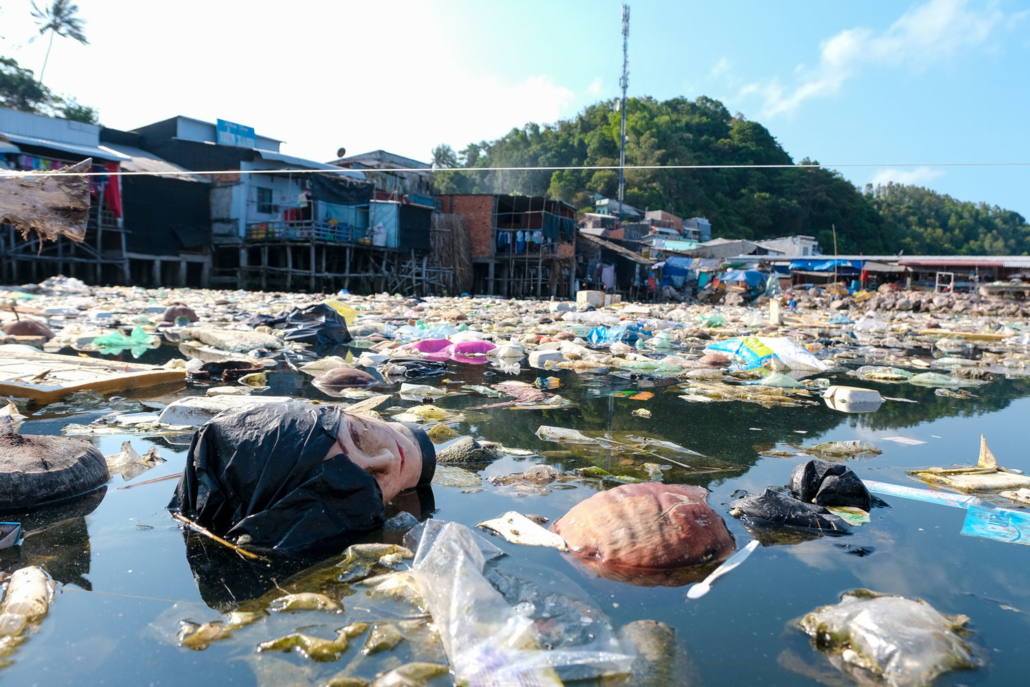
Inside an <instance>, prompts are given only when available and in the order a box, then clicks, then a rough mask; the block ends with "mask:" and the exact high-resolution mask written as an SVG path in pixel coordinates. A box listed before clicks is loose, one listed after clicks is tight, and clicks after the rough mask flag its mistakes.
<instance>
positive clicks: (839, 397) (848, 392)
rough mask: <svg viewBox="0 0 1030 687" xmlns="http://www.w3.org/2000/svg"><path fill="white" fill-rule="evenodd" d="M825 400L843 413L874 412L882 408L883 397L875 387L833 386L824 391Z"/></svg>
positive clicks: (831, 406)
mask: <svg viewBox="0 0 1030 687" xmlns="http://www.w3.org/2000/svg"><path fill="white" fill-rule="evenodd" d="M823 400H824V401H826V405H828V406H829V407H830V408H832V409H833V410H839V411H841V412H843V413H872V412H875V411H876V410H878V409H879V408H880V404H882V403H883V397H881V396H880V392H879V391H875V390H874V389H862V388H859V387H857V386H831V387H828V388H827V389H826V391H824V392H823Z"/></svg>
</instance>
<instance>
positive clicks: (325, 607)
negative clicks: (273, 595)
mask: <svg viewBox="0 0 1030 687" xmlns="http://www.w3.org/2000/svg"><path fill="white" fill-rule="evenodd" d="M268 608H269V610H272V611H280V612H284V611H330V612H332V613H343V604H341V603H340V602H339V601H335V600H334V599H330V598H329V597H328V596H326V595H325V594H315V593H313V592H301V593H299V594H287V595H286V596H281V597H279V598H278V599H276V600H275V601H273V602H272V603H270V604H268Z"/></svg>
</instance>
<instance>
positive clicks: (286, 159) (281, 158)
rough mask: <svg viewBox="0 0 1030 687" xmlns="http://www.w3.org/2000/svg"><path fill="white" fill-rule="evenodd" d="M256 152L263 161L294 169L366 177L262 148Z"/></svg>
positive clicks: (359, 177)
mask: <svg viewBox="0 0 1030 687" xmlns="http://www.w3.org/2000/svg"><path fill="white" fill-rule="evenodd" d="M254 152H255V153H257V154H258V155H260V156H261V159H263V160H272V161H275V162H283V163H285V164H288V165H293V166H294V167H304V168H306V169H324V170H326V171H329V172H336V173H338V174H340V175H342V176H346V177H350V178H352V179H364V178H365V175H364V174H362V173H361V172H355V171H350V170H348V171H341V168H340V167H334V166H332V165H326V164H323V163H321V162H315V161H314V160H305V159H304V158H302V157H294V156H293V155H286V154H285V153H277V152H275V151H272V150H261V149H260V148H254Z"/></svg>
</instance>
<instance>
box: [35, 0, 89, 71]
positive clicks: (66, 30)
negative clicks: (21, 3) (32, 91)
mask: <svg viewBox="0 0 1030 687" xmlns="http://www.w3.org/2000/svg"><path fill="white" fill-rule="evenodd" d="M78 12H79V6H78V5H73V4H72V3H71V2H70V1H69V0H53V2H52V3H51V4H50V5H48V6H45V7H43V8H42V9H41V8H40V7H39V6H38V5H37V4H36V0H32V16H33V17H34V18H35V20H36V25H37V26H38V27H39V33H40V35H41V36H42V35H46V34H47V33H49V34H50V40H49V42H48V43H47V48H46V57H44V58H43V68H42V69H40V70H39V82H40V83H43V73H44V72H45V71H46V65H47V62H49V61H50V49H51V48H53V47H54V36H55V35H57V36H62V37H64V38H71V39H73V40H76V41H78V42H79V43H82V44H83V45H89V41H88V40H86V34H85V32H84V29H85V26H86V22H85V20H84V19H80V18H79V17H77V16H76V15H77V14H78Z"/></svg>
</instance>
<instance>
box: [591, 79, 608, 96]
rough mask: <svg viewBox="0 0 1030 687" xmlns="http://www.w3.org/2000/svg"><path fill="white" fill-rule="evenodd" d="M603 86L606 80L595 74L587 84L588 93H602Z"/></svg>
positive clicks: (596, 94)
mask: <svg viewBox="0 0 1030 687" xmlns="http://www.w3.org/2000/svg"><path fill="white" fill-rule="evenodd" d="M602 88H604V80H603V79H602V78H601V77H599V76H595V77H594V80H593V81H591V82H590V85H589V86H587V93H589V94H590V95H593V96H598V95H601V89H602Z"/></svg>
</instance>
